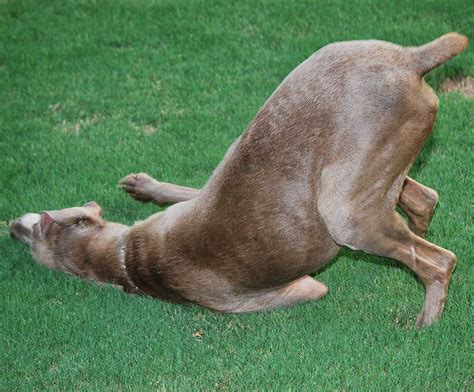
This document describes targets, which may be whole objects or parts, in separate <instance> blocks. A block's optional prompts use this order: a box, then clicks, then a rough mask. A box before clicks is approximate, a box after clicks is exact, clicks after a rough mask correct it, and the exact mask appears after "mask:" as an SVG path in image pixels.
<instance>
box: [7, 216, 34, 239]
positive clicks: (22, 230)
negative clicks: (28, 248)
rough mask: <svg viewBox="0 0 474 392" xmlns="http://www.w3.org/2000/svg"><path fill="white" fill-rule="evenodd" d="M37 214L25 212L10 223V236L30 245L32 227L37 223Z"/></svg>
mask: <svg viewBox="0 0 474 392" xmlns="http://www.w3.org/2000/svg"><path fill="white" fill-rule="evenodd" d="M39 221H40V215H39V214H33V213H31V214H26V215H23V216H22V217H21V218H19V219H17V220H15V221H13V223H12V224H11V225H10V236H11V237H12V238H13V239H15V240H17V241H21V242H24V243H26V244H28V245H31V242H32V237H33V232H34V227H35V226H36V225H37V224H38V223H39Z"/></svg>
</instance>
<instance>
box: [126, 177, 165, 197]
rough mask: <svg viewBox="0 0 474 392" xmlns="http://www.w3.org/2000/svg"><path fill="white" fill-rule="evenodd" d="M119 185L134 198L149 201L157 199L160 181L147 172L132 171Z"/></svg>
mask: <svg viewBox="0 0 474 392" xmlns="http://www.w3.org/2000/svg"><path fill="white" fill-rule="evenodd" d="M118 185H119V187H121V188H122V189H123V190H124V191H125V192H127V193H128V194H129V195H130V196H132V197H133V198H134V199H136V200H139V201H143V202H149V201H156V192H157V189H158V188H159V186H160V183H159V182H158V181H156V180H155V179H154V178H153V177H151V176H149V175H148V174H146V173H138V174H134V173H132V174H129V175H128V176H126V177H124V178H122V179H121V180H120V181H119V184H118Z"/></svg>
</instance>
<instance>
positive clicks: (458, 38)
mask: <svg viewBox="0 0 474 392" xmlns="http://www.w3.org/2000/svg"><path fill="white" fill-rule="evenodd" d="M467 42H468V39H467V37H466V36H464V35H462V34H458V33H449V34H445V35H442V36H441V37H439V38H438V39H435V40H434V41H432V42H429V43H427V44H425V45H422V46H418V47H414V48H410V52H411V58H412V61H413V63H412V64H413V68H414V69H415V71H416V72H417V73H418V74H419V75H420V76H423V75H425V74H426V73H428V72H430V71H431V70H432V69H434V68H436V67H437V66H439V65H441V64H443V63H445V62H446V61H448V60H450V59H452V58H453V57H454V56H457V55H458V54H459V53H461V52H462V51H463V50H464V49H466V48H467Z"/></svg>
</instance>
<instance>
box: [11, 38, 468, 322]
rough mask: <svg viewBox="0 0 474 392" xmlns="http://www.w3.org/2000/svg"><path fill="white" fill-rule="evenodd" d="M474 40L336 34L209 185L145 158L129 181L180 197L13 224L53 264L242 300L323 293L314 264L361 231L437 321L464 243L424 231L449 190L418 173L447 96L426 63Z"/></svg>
mask: <svg viewBox="0 0 474 392" xmlns="http://www.w3.org/2000/svg"><path fill="white" fill-rule="evenodd" d="M466 47H467V38H466V37H465V36H463V35H460V34H457V33H449V34H446V35H443V36H441V37H440V38H438V39H436V40H434V41H433V42H430V43H428V44H425V45H422V46H419V47H401V46H398V45H395V44H392V43H389V42H383V41H377V40H368V41H350V42H337V43H333V44H330V45H327V46H325V47H323V48H322V49H320V50H319V51H317V52H316V53H315V54H313V55H312V56H311V57H309V58H308V59H307V60H306V61H304V62H303V63H302V64H300V65H299V66H298V67H297V68H296V69H295V70H293V71H292V72H291V73H290V74H289V75H288V76H287V77H286V79H285V80H284V81H283V82H282V83H281V85H280V86H279V87H278V88H277V89H276V91H275V92H274V93H273V94H272V95H271V97H270V98H269V99H268V101H267V102H266V103H265V104H264V106H263V107H262V108H261V109H260V111H259V112H258V113H257V114H256V116H255V118H254V119H253V120H252V122H251V123H250V125H249V127H248V128H247V130H246V131H245V132H244V133H243V134H242V135H241V136H240V137H239V138H238V139H237V140H236V141H235V142H234V143H233V145H232V146H231V147H230V149H229V150H228V151H227V153H226V155H225V157H224V159H223V161H222V162H221V163H220V164H219V166H218V167H217V169H216V170H215V171H214V173H213V175H212V176H211V178H210V179H209V181H208V182H207V184H206V185H205V186H204V188H203V189H201V190H197V189H192V188H186V187H182V186H179V185H174V184H167V183H162V182H158V181H157V180H155V179H153V178H152V177H150V176H148V175H147V174H144V173H140V174H130V175H128V176H126V177H125V178H123V179H122V180H121V181H120V185H121V186H122V187H123V188H124V190H125V191H126V192H128V193H129V194H130V195H131V196H133V197H134V198H136V199H138V200H141V201H145V202H155V203H159V204H162V203H175V204H174V205H172V206H170V207H169V208H168V209H166V210H165V211H164V212H160V213H157V214H154V215H152V216H150V217H149V218H148V219H146V220H144V221H140V222H136V223H135V224H134V225H133V226H132V227H128V226H124V225H121V224H118V223H111V222H106V221H105V220H104V219H103V218H102V209H101V207H100V206H99V205H98V204H97V203H95V202H89V203H87V204H85V205H83V206H82V207H73V208H66V209H61V210H53V211H45V212H43V213H41V214H32V213H29V214H26V215H24V216H22V217H21V218H19V219H18V220H16V221H14V222H13V223H12V225H11V235H12V236H13V237H14V238H16V239H18V240H20V241H23V242H25V243H27V244H28V245H29V246H30V247H31V252H32V255H33V257H34V258H35V259H36V260H37V261H38V262H39V263H41V264H44V265H45V266H47V267H50V268H55V269H59V270H62V271H65V272H67V273H70V274H72V275H76V276H80V277H84V278H87V279H92V280H96V281H106V282H110V283H112V284H115V285H118V286H120V287H122V288H123V289H124V290H125V291H126V292H131V293H137V294H147V295H150V296H153V297H157V298H160V299H163V300H166V301H171V302H176V303H195V304H199V305H202V306H204V307H207V308H210V309H213V310H216V311H220V312H234V313H238V312H253V311H261V310H265V309H270V308H275V307H279V306H290V305H293V304H296V303H299V302H304V301H309V300H314V299H318V298H321V297H323V296H324V295H326V293H327V292H328V288H327V287H326V286H325V285H324V284H322V283H320V282H318V281H317V280H315V279H313V278H312V277H310V276H309V274H312V273H314V272H316V271H317V270H319V269H320V268H321V267H323V266H324V265H325V264H326V263H328V262H329V261H330V260H332V259H333V258H334V257H335V256H336V255H337V254H338V252H339V250H340V249H341V247H342V246H346V247H349V248H351V249H357V250H361V251H364V252H367V253H370V254H375V255H380V256H385V257H389V258H392V259H395V260H398V261H399V262H401V263H402V264H404V265H406V266H407V267H408V268H410V269H411V270H412V271H413V272H415V274H416V275H417V277H418V278H419V279H420V280H421V282H423V284H424V286H425V301H424V304H423V308H422V310H421V312H420V314H419V316H418V319H417V326H418V327H420V328H421V327H423V326H426V325H430V324H432V323H433V322H434V321H435V320H437V319H438V318H439V316H440V314H441V312H442V310H443V307H444V303H445V301H446V297H447V290H448V286H449V282H450V279H451V273H452V271H453V269H454V267H455V265H456V256H455V255H454V254H453V253H452V252H450V251H449V250H446V249H443V248H441V247H439V246H437V245H434V244H431V243H430V242H428V241H426V240H424V239H423V238H422V237H423V236H424V234H425V233H426V230H427V229H428V224H429V221H430V218H431V216H432V214H433V210H434V208H435V205H436V203H437V201H438V194H437V193H436V192H435V191H434V190H432V189H430V188H428V187H426V186H424V185H422V184H420V183H418V182H416V181H415V180H413V179H412V178H410V177H408V176H407V173H408V171H409V169H410V167H411V165H412V163H413V161H414V160H415V158H416V156H417V155H418V153H419V152H420V150H421V148H422V146H423V144H424V142H425V140H426V138H427V136H428V135H429V134H430V132H431V130H432V127H433V124H434V122H435V116H436V113H437V110H438V99H437V97H436V95H435V93H434V92H433V90H432V89H431V88H430V87H429V86H428V85H427V84H426V82H425V81H424V79H423V76H424V75H425V74H426V73H428V72H429V71H431V70H432V69H433V68H435V67H437V66H439V65H441V64H442V63H444V62H446V61H447V60H449V59H451V58H452V57H454V56H456V55H458V54H459V53H461V52H462V51H463V50H464V49H465V48H466ZM397 205H398V206H399V207H400V208H401V209H402V210H403V211H404V212H405V213H406V215H407V216H408V221H409V223H408V225H407V224H406V223H405V222H404V221H403V220H402V219H401V217H400V216H399V214H398V213H397V212H396V210H395V208H396V206H397Z"/></svg>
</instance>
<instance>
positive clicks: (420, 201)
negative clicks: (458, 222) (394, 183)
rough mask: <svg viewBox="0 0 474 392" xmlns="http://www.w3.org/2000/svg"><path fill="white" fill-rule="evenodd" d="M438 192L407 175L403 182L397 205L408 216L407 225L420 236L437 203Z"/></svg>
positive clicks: (422, 234)
mask: <svg viewBox="0 0 474 392" xmlns="http://www.w3.org/2000/svg"><path fill="white" fill-rule="evenodd" d="M438 199H439V197H438V193H437V192H436V191H435V190H434V189H431V188H428V187H427V186H425V185H423V184H420V183H419V182H416V181H415V180H414V179H412V178H410V177H407V178H406V179H405V182H404V183H403V187H402V191H401V193H400V198H399V200H398V205H399V206H400V208H401V209H402V210H403V212H405V214H407V216H408V227H409V228H410V230H411V231H412V232H413V233H415V234H416V235H418V236H420V237H424V236H425V234H426V232H427V230H428V225H429V223H430V221H431V217H432V216H433V213H434V209H435V207H436V204H437V203H438Z"/></svg>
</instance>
